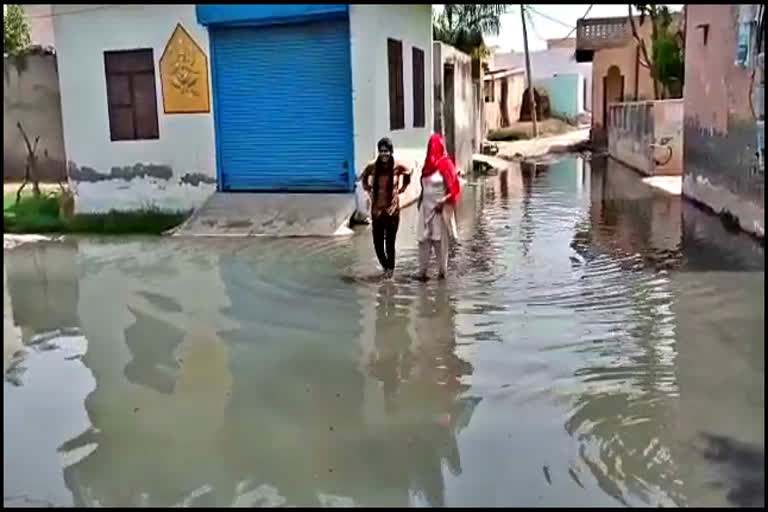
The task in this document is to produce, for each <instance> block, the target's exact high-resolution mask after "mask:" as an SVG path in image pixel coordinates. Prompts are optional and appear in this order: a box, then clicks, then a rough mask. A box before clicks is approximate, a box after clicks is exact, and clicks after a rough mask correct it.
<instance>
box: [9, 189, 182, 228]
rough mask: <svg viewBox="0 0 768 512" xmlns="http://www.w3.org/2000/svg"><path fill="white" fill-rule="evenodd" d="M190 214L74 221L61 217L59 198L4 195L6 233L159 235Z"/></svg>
mask: <svg viewBox="0 0 768 512" xmlns="http://www.w3.org/2000/svg"><path fill="white" fill-rule="evenodd" d="M188 215H189V212H167V211H162V210H159V209H157V208H146V209H142V210H135V211H125V212H121V211H116V210H112V211H110V212H108V213H81V214H77V215H74V216H73V217H72V218H69V219H63V218H61V217H59V197H58V195H57V194H53V193H48V194H43V195H41V196H40V197H32V196H22V198H21V201H19V203H18V204H16V196H15V194H13V195H10V197H9V195H8V194H4V195H3V231H4V232H5V233H15V234H30V233H73V234H74V233H80V234H96V235H128V234H148V235H159V234H161V233H163V232H164V231H167V230H169V229H171V228H173V227H176V226H178V225H179V224H181V223H182V222H184V219H186V218H187V216H188Z"/></svg>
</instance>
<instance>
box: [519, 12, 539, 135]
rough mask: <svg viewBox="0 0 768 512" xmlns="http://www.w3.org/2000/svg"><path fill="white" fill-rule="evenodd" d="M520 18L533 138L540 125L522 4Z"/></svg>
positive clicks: (537, 133) (537, 132)
mask: <svg viewBox="0 0 768 512" xmlns="http://www.w3.org/2000/svg"><path fill="white" fill-rule="evenodd" d="M520 19H521V20H522V22H523V45H524V47H525V74H526V76H527V77H528V100H529V101H530V103H531V123H532V125H533V138H534V139H535V138H536V137H538V136H539V127H538V125H537V124H536V97H535V95H534V94H533V76H531V56H530V55H529V54H528V31H527V30H526V28H525V6H524V5H523V4H520Z"/></svg>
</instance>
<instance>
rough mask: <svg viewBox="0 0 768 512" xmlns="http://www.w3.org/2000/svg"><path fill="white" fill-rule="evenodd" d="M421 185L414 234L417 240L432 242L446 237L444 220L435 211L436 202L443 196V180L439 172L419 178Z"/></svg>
mask: <svg viewBox="0 0 768 512" xmlns="http://www.w3.org/2000/svg"><path fill="white" fill-rule="evenodd" d="M421 185H422V187H423V190H424V192H423V196H422V200H421V208H420V209H419V223H418V226H417V229H416V236H417V237H418V240H419V242H425V241H427V240H431V241H434V242H437V241H440V240H442V239H444V238H447V235H448V234H447V232H446V231H447V230H446V225H445V221H444V220H443V216H442V215H441V213H440V212H435V206H437V202H438V201H439V200H440V199H442V198H443V197H445V194H446V192H445V182H444V181H443V176H442V175H441V174H440V173H439V172H434V173H432V174H431V175H429V176H427V177H426V178H424V179H422V180H421Z"/></svg>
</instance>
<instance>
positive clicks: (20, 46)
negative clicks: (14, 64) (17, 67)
mask: <svg viewBox="0 0 768 512" xmlns="http://www.w3.org/2000/svg"><path fill="white" fill-rule="evenodd" d="M30 42H31V40H30V37H29V23H27V19H26V17H25V16H24V8H23V7H22V6H20V5H8V6H7V8H6V11H5V13H4V14H3V52H4V53H5V54H7V55H18V54H19V53H20V52H22V51H24V50H25V49H26V48H27V47H28V46H29V44H30Z"/></svg>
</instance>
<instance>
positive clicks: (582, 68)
mask: <svg viewBox="0 0 768 512" xmlns="http://www.w3.org/2000/svg"><path fill="white" fill-rule="evenodd" d="M547 46H548V47H547V49H546V50H541V51H538V52H531V53H530V60H531V74H532V75H533V81H534V83H536V82H541V81H543V80H546V79H549V78H552V77H554V76H556V75H567V74H570V75H573V74H580V75H581V77H582V78H581V79H582V81H583V83H582V84H581V85H580V86H579V89H578V90H579V91H581V98H579V99H578V100H579V102H580V103H581V104H582V105H583V106H584V110H586V111H587V112H591V111H592V95H591V94H590V91H591V90H592V63H591V62H576V56H575V53H576V40H575V39H569V40H565V41H559V42H557V41H551V40H550V41H547ZM489 66H490V68H491V70H494V69H512V68H515V69H519V68H522V69H525V54H524V53H523V52H510V53H503V52H498V53H494V54H493V56H492V58H491V62H490V63H489Z"/></svg>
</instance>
